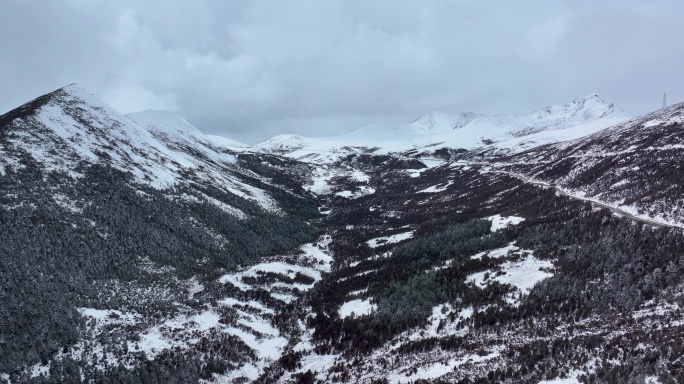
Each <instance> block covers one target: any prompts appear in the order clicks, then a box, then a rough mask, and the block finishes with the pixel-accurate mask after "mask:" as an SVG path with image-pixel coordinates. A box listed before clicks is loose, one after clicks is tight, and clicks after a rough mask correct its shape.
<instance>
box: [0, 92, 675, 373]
mask: <svg viewBox="0 0 684 384" xmlns="http://www.w3.org/2000/svg"><path fill="white" fill-rule="evenodd" d="M683 108H684V107H682V106H673V107H671V108H669V109H667V110H664V111H658V112H655V113H653V114H650V115H647V116H644V117H640V118H636V119H633V120H630V121H627V122H623V121H624V117H622V116H621V114H620V113H619V110H618V109H617V108H616V107H615V106H612V105H608V104H606V103H603V102H602V101H600V99H598V98H597V97H595V96H590V97H585V98H580V99H577V100H575V101H573V102H571V103H568V104H566V105H564V106H560V107H550V108H547V109H544V110H541V111H538V112H534V113H531V114H527V115H520V116H513V117H510V116H508V117H506V116H498V117H491V116H490V117H488V116H479V115H475V114H458V115H445V114H438V113H432V114H429V115H427V116H425V117H424V118H421V119H419V120H417V121H415V122H413V123H411V124H409V125H407V126H401V127H398V126H386V127H384V128H383V127H380V128H378V127H362V128H360V129H358V130H356V131H354V132H352V133H350V134H347V135H343V136H341V137H339V138H334V139H333V138H331V139H320V140H321V141H319V139H305V138H301V137H299V138H298V137H292V136H281V137H279V138H275V139H274V140H271V141H269V142H266V143H262V144H261V145H259V146H257V147H253V148H250V147H246V146H245V145H243V144H240V143H237V142H233V141H229V140H227V139H225V140H224V139H221V138H216V137H211V136H206V135H203V134H202V133H201V132H199V131H198V130H197V129H196V128H194V127H193V126H192V125H190V124H189V123H187V122H186V121H184V120H183V119H182V118H179V117H178V116H175V115H172V114H169V113H165V112H159V111H146V112H141V113H137V114H131V115H127V116H123V115H121V114H119V113H118V112H116V111H114V110H112V109H111V108H109V107H107V106H106V105H104V104H103V103H102V102H100V101H98V100H97V99H95V98H93V97H92V95H89V94H88V93H87V92H86V91H84V90H82V89H80V88H78V87H77V86H70V87H67V88H64V89H61V90H58V91H56V92H53V93H51V94H48V95H45V96H42V97H40V98H38V99H36V100H34V101H32V102H30V103H28V104H26V105H24V106H22V107H20V108H18V109H16V110H13V111H10V112H9V113H7V114H5V115H2V116H0V152H1V153H0V154H1V155H2V157H0V162H1V164H2V167H0V170H1V171H0V236H1V238H2V240H3V241H2V242H0V271H1V272H2V273H1V274H0V308H1V310H0V382H2V381H7V382H12V383H14V382H19V383H23V382H35V383H41V382H46V383H47V382H59V383H63V382H83V381H85V382H126V383H136V382H141V383H143V382H144V383H148V382H164V383H167V382H178V383H192V382H213V383H233V382H238V383H239V382H257V383H335V382H340V383H400V382H401V383H407V382H409V383H411V382H412V383H427V382H437V383H440V382H442V383H454V382H457V383H489V382H504V383H579V382H583V383H590V382H591V383H594V382H601V383H615V382H636V383H641V382H643V383H658V382H661V383H676V382H682V381H684V376H683V374H684V367H682V363H681V355H682V353H683V352H684V350H683V349H682V346H681V338H682V332H683V331H684V328H682V326H683V325H684V315H683V314H682V309H681V308H682V306H684V294H683V293H682V292H684V290H682V288H684V281H682V276H684V257H682V254H683V252H684V233H682V229H681V228H679V227H678V226H677V225H678V224H679V223H680V221H679V207H680V206H681V197H680V196H679V194H678V193H679V192H678V191H679V184H680V177H679V171H678V169H679V167H678V166H676V158H677V157H678V156H677V152H676V151H677V150H678V148H679V147H680V146H681V145H682V143H679V135H678V129H679V128H680V126H681V124H682V119H681V116H682V112H684V111H682V109H683ZM613 122H620V123H619V124H618V125H615V126H612V127H609V128H607V129H604V128H605V127H606V126H608V125H610V124H612V123H613ZM485 128H486V132H487V134H486V135H483V134H482V133H481V132H484V131H485ZM388 132H389V133H392V134H393V135H394V136H395V137H396V138H397V140H396V141H392V142H387V141H381V140H379V138H378V137H376V136H374V135H384V136H386V135H387V134H388ZM352 138H353V140H352ZM323 140H324V141H325V143H323ZM565 140H568V141H565ZM322 143H323V144H325V145H323V144H322ZM373 143H376V144H377V145H375V147H374V146H373V145H372V144H373ZM319 144H320V145H319ZM395 144H396V145H395ZM432 144H434V145H432ZM545 144H546V145H545ZM637 167H638V169H636V168H637ZM623 186H625V187H624V188H623ZM616 196H617V198H618V199H617V200H616V199H615V197H616ZM659 207H660V208H659ZM632 209H634V210H637V211H635V212H634V215H632V214H627V213H629V212H631V211H630V210H632ZM638 209H641V210H642V211H638ZM621 212H622V213H621ZM666 220H667V221H669V222H671V223H673V224H677V225H673V226H666V225H655V224H657V222H658V221H666ZM654 222H655V223H654Z"/></svg>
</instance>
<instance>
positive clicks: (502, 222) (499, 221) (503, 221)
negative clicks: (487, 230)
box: [485, 215, 525, 232]
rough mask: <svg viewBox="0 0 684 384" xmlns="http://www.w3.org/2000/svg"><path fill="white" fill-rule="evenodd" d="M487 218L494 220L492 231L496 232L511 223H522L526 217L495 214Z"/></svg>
mask: <svg viewBox="0 0 684 384" xmlns="http://www.w3.org/2000/svg"><path fill="white" fill-rule="evenodd" d="M485 220H491V221H492V229H491V231H492V232H496V231H498V230H499V229H502V228H506V227H508V226H509V225H518V224H520V223H522V222H523V221H524V220H525V218H524V217H518V216H508V217H503V216H501V215H494V216H490V217H487V218H486V219H485Z"/></svg>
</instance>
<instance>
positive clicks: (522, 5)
mask: <svg viewBox="0 0 684 384" xmlns="http://www.w3.org/2000/svg"><path fill="white" fill-rule="evenodd" d="M682 11H684V5H682V4H681V2H678V1H676V0H671V1H665V0H660V1H658V0H656V1H651V2H642V1H636V0H633V1H602V2H592V1H588V0H582V1H575V2H566V1H560V0H538V1H525V2H511V1H504V0H501V1H477V2H475V1H466V0H454V1H447V0H428V1H397V0H378V1H373V2H368V1H365V0H330V1H325V2H322V1H318V0H301V1H297V2H285V1H276V0H268V1H265V0H261V1H260V0H255V1H239V0H238V1H230V2H227V1H222V0H198V1H193V2H187V1H170V0H167V1H135V0H122V1H117V2H110V1H104V0H64V1H60V2H47V1H46V2H27V1H21V0H8V1H6V2H5V3H4V4H3V12H2V13H0V47H1V49H2V55H0V73H1V74H2V76H0V89H2V92H1V93H0V110H2V111H5V110H9V109H11V108H13V107H15V106H18V105H19V104H21V103H23V102H25V101H27V100H29V99H31V98H33V97H35V96H38V95H40V94H42V93H45V92H48V91H50V90H52V89H55V88H58V87H60V86H63V85H66V84H68V83H71V82H78V83H80V84H82V85H83V86H85V87H86V88H88V89H90V90H91V91H93V92H94V93H95V94H96V95H98V96H99V97H100V98H102V99H104V100H105V101H106V102H108V103H110V104H111V105H113V106H114V107H115V108H117V109H119V110H121V111H122V112H133V111H137V110H142V109H149V108H154V109H173V110H176V111H178V112H180V113H181V114H183V115H184V116H185V117H186V118H187V119H188V120H189V121H190V122H191V123H193V124H195V125H196V126H197V127H199V128H200V129H201V130H203V131H205V132H207V133H214V134H222V135H224V136H227V137H231V138H234V139H237V140H242V141H245V142H249V143H254V142H257V141H260V140H263V139H266V138H268V137H270V136H273V135H275V134H278V133H291V132H292V133H300V134H304V135H311V136H325V135H331V134H336V133H341V132H344V131H348V130H350V129H353V128H355V127H356V126H358V125H360V124H363V123H366V122H368V123H373V122H406V121H410V120H412V119H414V118H416V117H418V116H420V115H422V114H424V113H427V112H429V111H432V110H441V111H445V112H458V111H474V112H481V113H522V112H527V111H530V110H534V109H537V108H540V107H543V106H545V105H549V104H558V103H563V102H566V101H568V100H570V99H572V98H575V97H577V96H582V95H585V94H588V93H592V92H597V93H599V95H601V96H602V97H603V98H604V99H605V100H607V101H614V102H616V103H617V104H618V105H621V106H622V107H623V108H624V109H625V110H626V111H627V113H628V114H632V115H637V114H640V113H644V112H647V111H650V110H653V109H655V108H658V107H659V103H660V101H659V100H660V97H661V95H662V92H663V91H667V92H668V99H670V100H672V101H677V100H681V99H683V98H684V93H683V92H682V89H683V88H684V75H682V74H681V70H680V63H681V62H682V60H683V59H684V46H683V45H681V44H679V43H678V41H677V39H678V37H679V36H682V35H684V34H683V33H684V24H682V23H681V22H679V20H677V16H678V15H681V14H682Z"/></svg>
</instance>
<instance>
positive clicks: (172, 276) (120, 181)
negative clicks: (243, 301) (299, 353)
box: [0, 86, 320, 383]
mask: <svg viewBox="0 0 684 384" xmlns="http://www.w3.org/2000/svg"><path fill="white" fill-rule="evenodd" d="M134 120H135V121H137V122H139V123H140V124H138V123H136V122H135V121H134ZM0 122H2V125H1V126H0V136H1V137H0V163H2V166H0V169H1V170H2V171H1V172H0V234H1V238H2V241H1V242H0V271H2V274H1V275H2V278H0V308H2V311H0V324H1V326H0V374H1V375H2V376H0V378H6V379H10V380H11V381H12V382H25V381H28V380H29V379H30V378H31V377H34V379H35V380H37V381H40V380H41V379H40V377H41V375H46V376H47V377H48V378H47V379H46V380H48V381H53V382H73V381H79V380H80V379H79V378H81V379H83V380H86V381H101V380H102V378H103V377H108V378H110V379H111V380H120V381H124V382H135V381H140V380H143V381H144V377H146V375H147V376H149V377H157V378H158V379H159V380H165V381H169V380H171V381H175V382H183V383H184V382H192V381H196V380H198V379H199V378H201V377H210V376H211V373H212V372H214V371H225V370H226V369H227V367H232V368H240V367H243V366H246V365H255V364H256V365H258V364H263V360H264V359H265V357H264V356H262V355H260V353H259V350H258V349H259V347H260V344H259V343H250V342H251V341H252V340H254V339H255V338H259V337H261V336H258V335H260V333H259V332H258V330H255V329H253V328H249V327H248V326H242V327H243V328H239V327H238V328H235V327H234V326H237V324H238V322H239V321H240V320H241V319H242V318H243V317H242V316H241V315H239V313H238V312H236V310H235V309H233V308H232V306H229V307H227V308H224V307H222V306H220V305H218V304H217V302H219V301H220V300H225V299H228V298H229V297H231V296H230V295H228V294H224V293H223V292H221V291H220V290H219V289H216V290H209V291H208V292H209V293H204V292H205V290H204V289H203V288H202V287H205V286H207V287H211V284H212V283H213V282H215V281H216V279H217V278H218V276H217V275H220V274H225V273H227V271H239V270H240V267H239V266H241V265H248V264H253V263H255V262H259V261H260V260H262V259H263V258H264V257H267V256H272V257H279V256H278V255H287V254H290V253H293V256H292V257H293V261H290V262H291V263H294V264H297V265H299V264H301V263H308V262H307V261H306V260H307V258H306V257H300V258H299V259H297V257H295V255H294V254H295V253H296V252H298V251H297V249H299V247H300V246H301V245H302V244H304V243H308V242H311V241H314V240H316V238H317V237H318V236H319V234H320V230H319V228H318V226H317V225H316V223H314V222H311V220H312V219H315V218H316V217H317V216H318V211H317V207H316V205H314V204H313V203H312V202H311V201H310V200H309V199H308V198H307V197H306V196H305V195H306V191H304V190H302V189H301V187H300V188H299V189H298V190H297V191H293V190H291V189H288V187H286V186H281V185H278V184H277V183H275V182H273V181H272V179H270V178H268V177H262V176H259V175H258V174H256V173H255V172H253V171H252V170H250V169H249V167H250V164H256V163H258V162H259V161H260V160H259V161H257V160H255V159H250V158H245V159H240V158H239V156H238V154H237V153H236V152H235V151H233V150H232V149H231V148H226V147H224V146H222V145H219V144H216V142H215V140H213V139H211V138H209V139H207V138H205V137H203V135H201V134H200V133H199V131H197V130H196V129H195V128H194V127H192V126H190V125H189V124H188V123H187V122H185V121H183V120H182V119H180V118H177V117H172V116H169V115H167V114H161V116H160V114H159V113H152V112H145V113H143V114H136V115H132V116H131V119H129V118H127V117H125V116H123V115H120V114H119V113H117V112H116V111H114V110H112V109H111V108H110V107H108V106H106V105H104V104H103V103H102V102H100V101H98V100H97V99H95V98H94V97H93V96H92V95H90V94H88V93H87V92H86V91H84V90H82V89H80V88H79V87H78V86H69V87H66V88H63V89H60V90H57V91H55V92H53V93H50V94H47V95H45V96H42V97H40V98H38V99H36V100H34V101H32V102H29V103H28V104H26V105H24V106H22V107H20V108H18V109H16V110H13V111H10V112H9V113H7V114H5V115H2V116H1V117H0ZM292 169H293V170H292V172H293V173H297V172H299V171H297V169H296V167H293V168H292ZM305 171H306V169H305V168H303V169H302V171H301V172H305ZM309 253H310V252H309ZM298 263H299V264H298ZM298 268H309V269H303V271H304V272H302V273H304V274H305V275H306V276H309V275H311V274H314V272H310V273H308V274H306V271H308V270H311V271H316V272H315V273H319V272H317V271H318V269H316V268H319V267H318V266H317V264H313V266H312V267H305V266H299V267H298ZM257 275H258V273H257ZM315 276H318V275H315ZM302 279H303V283H305V284H311V282H312V281H313V280H311V278H310V276H309V277H303V278H302ZM292 283H293V281H290V280H287V279H286V281H285V282H284V284H286V285H287V284H292ZM255 284H257V283H256V282H255ZM286 288H287V286H286V287H284V288H279V289H286ZM274 294H275V293H274ZM259 298H260V300H262V301H265V302H266V304H265V305H267V306H269V308H271V309H270V310H271V311H272V313H271V314H269V315H268V316H272V315H273V314H275V315H277V312H275V310H274V309H273V308H274V306H275V307H277V306H278V303H280V304H281V305H282V304H285V303H286V301H284V300H280V301H278V299H275V298H273V299H272V298H270V296H269V295H268V292H267V291H266V293H263V292H262V293H261V294H260V295H259ZM219 321H220V323H217V322H219ZM268 321H270V320H266V322H268ZM219 324H220V327H219V328H220V329H222V330H224V332H217V326H219ZM275 326H276V325H273V326H272V327H275ZM221 327H222V328H221ZM231 327H232V328H231ZM244 327H248V328H244ZM178 329H183V330H184V332H180V333H178ZM226 329H228V330H227V331H226ZM268 329H269V330H271V328H268ZM273 329H275V330H277V328H273ZM275 330H273V331H272V332H274V335H272V336H273V337H274V338H276V337H277V335H276V334H275V333H276V331H275ZM174 335H176V336H178V337H177V338H176V337H174ZM226 340H230V345H225V343H226ZM227 362H230V363H227ZM248 377H249V376H248Z"/></svg>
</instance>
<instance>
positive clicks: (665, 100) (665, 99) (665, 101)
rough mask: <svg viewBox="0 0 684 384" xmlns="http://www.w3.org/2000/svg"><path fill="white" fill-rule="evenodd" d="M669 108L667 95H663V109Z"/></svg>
mask: <svg viewBox="0 0 684 384" xmlns="http://www.w3.org/2000/svg"><path fill="white" fill-rule="evenodd" d="M665 107H667V93H663V109H665Z"/></svg>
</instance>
